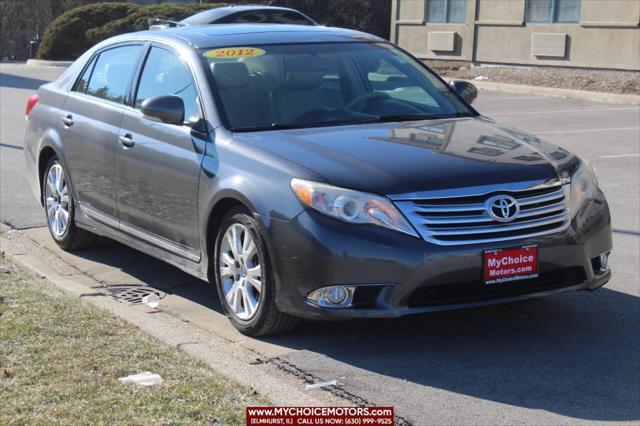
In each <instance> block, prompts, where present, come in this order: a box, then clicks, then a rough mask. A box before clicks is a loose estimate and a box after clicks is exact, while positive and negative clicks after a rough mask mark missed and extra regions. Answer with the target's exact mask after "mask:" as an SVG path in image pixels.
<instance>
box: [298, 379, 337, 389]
mask: <svg viewBox="0 0 640 426" xmlns="http://www.w3.org/2000/svg"><path fill="white" fill-rule="evenodd" d="M337 385H338V381H337V380H331V381H329V382H322V383H314V384H312V385H307V386H306V388H305V389H306V390H311V389H320V388H325V387H327V386H337Z"/></svg>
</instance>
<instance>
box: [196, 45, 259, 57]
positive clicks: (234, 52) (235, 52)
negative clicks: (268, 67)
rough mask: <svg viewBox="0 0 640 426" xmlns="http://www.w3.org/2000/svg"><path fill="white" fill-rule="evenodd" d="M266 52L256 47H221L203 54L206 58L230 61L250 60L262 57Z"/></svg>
mask: <svg viewBox="0 0 640 426" xmlns="http://www.w3.org/2000/svg"><path fill="white" fill-rule="evenodd" d="M265 53H266V52H265V51H264V50H262V49H258V48H257V47H223V48H221V49H213V50H207V51H206V52H204V53H203V55H204V56H206V57H207V58H214V59H231V58H252V57H254V56H261V55H264V54H265Z"/></svg>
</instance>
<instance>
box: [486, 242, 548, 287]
mask: <svg viewBox="0 0 640 426" xmlns="http://www.w3.org/2000/svg"><path fill="white" fill-rule="evenodd" d="M483 263H484V265H483V270H484V273H483V275H484V283H485V284H489V285H494V284H502V283H507V282H511V281H521V280H528V279H531V278H537V277H538V247H537V246H535V245H531V246H523V247H518V248H512V249H499V250H487V251H485V252H484V253H483Z"/></svg>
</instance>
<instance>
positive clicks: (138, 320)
mask: <svg viewBox="0 0 640 426" xmlns="http://www.w3.org/2000/svg"><path fill="white" fill-rule="evenodd" d="M0 237H1V238H0V242H1V243H2V253H3V254H4V255H5V256H6V257H7V258H8V259H9V260H10V261H11V262H13V263H14V264H15V265H17V266H18V267H20V268H21V269H22V270H24V271H26V272H27V273H29V274H31V275H33V276H35V277H36V278H38V279H41V280H44V284H45V285H47V286H49V287H51V288H52V289H53V290H55V291H59V292H61V293H63V294H65V295H66V296H69V297H72V298H77V299H82V300H83V301H85V302H88V303H90V304H92V305H93V306H96V307H98V308H99V309H103V310H106V311H108V312H109V313H111V314H112V315H115V316H117V317H119V318H121V319H123V320H124V321H126V322H128V323H130V324H132V325H134V326H135V327H137V328H138V329H140V330H141V331H143V332H145V333H146V334H147V335H149V336H151V337H152V338H154V339H156V340H158V341H160V342H162V343H164V344H167V345H169V346H172V347H174V348H177V349H179V350H181V351H183V352H185V353H187V354H188V355H190V356H192V357H194V358H195V359H197V360H199V361H201V362H204V363H205V364H206V365H207V366H208V367H209V368H211V369H212V370H213V371H215V372H216V373H218V374H220V375H222V376H225V377H228V378H230V379H231V380H234V381H236V382H238V383H240V384H242V385H244V386H247V387H248V388H250V389H252V390H254V391H255V392H257V393H258V394H260V395H262V396H263V397H265V398H266V399H268V400H269V401H271V402H272V403H273V404H274V405H278V406H329V405H334V406H335V405H345V402H347V404H348V401H345V400H344V399H342V398H339V397H336V396H334V395H333V394H330V393H328V392H310V391H305V390H303V388H302V383H300V380H299V379H293V378H291V377H289V376H282V375H281V373H280V372H279V370H278V369H277V365H270V364H269V363H266V362H264V361H263V360H266V359H268V357H266V356H264V355H262V354H260V353H258V352H255V351H252V350H249V349H247V348H244V347H242V346H241V345H239V344H237V343H236V342H232V341H229V340H227V339H225V338H223V337H221V336H217V335H214V334H211V333H209V332H206V331H205V330H202V329H200V328H199V327H197V326H195V325H193V324H190V323H188V322H185V321H183V320H181V319H180V318H177V317H175V316H172V315H170V314H168V313H165V312H163V311H162V310H161V309H160V310H158V311H156V312H153V315H149V313H150V312H149V310H148V309H147V308H145V307H144V306H140V307H136V308H135V309H134V308H132V307H131V306H128V305H123V304H122V303H120V302H117V301H115V300H113V299H111V298H110V297H107V296H106V295H105V294H103V293H102V292H100V291H99V287H100V286H101V284H100V283H99V282H97V281H95V280H93V279H92V278H91V277H88V276H87V275H83V274H81V273H80V271H78V273H77V274H76V273H70V274H63V273H60V272H58V271H56V270H55V269H54V268H52V267H50V266H48V265H47V264H45V262H43V261H42V259H41V257H40V255H43V254H44V253H39V251H43V250H44V251H47V249H46V248H44V247H42V246H40V245H39V243H38V242H37V241H35V240H33V239H31V238H30V237H29V236H27V235H25V234H23V233H22V232H21V231H19V230H15V229H11V228H10V227H8V226H6V225H4V224H0ZM25 244H26V247H27V248H28V250H25ZM256 360H259V361H260V362H256ZM349 405H350V404H349Z"/></svg>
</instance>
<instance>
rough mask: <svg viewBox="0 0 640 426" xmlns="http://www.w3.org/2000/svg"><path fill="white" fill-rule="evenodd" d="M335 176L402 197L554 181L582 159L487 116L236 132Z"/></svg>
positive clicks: (333, 179) (339, 181) (342, 183)
mask: <svg viewBox="0 0 640 426" xmlns="http://www.w3.org/2000/svg"><path fill="white" fill-rule="evenodd" d="M235 136H236V138H238V139H241V140H244V141H246V142H248V143H250V144H253V145H255V146H258V147H260V148H261V149H265V150H267V151H270V152H272V153H274V154H277V155H279V156H281V157H284V158H287V159H288V160H291V161H293V162H296V163H298V164H300V165H302V166H304V167H306V168H308V169H310V170H312V171H314V172H316V173H318V174H319V175H321V176H323V177H324V178H325V179H326V180H327V181H328V182H329V183H330V184H332V185H335V186H339V187H343V188H349V189H355V190H360V191H366V192H372V193H378V194H385V195H387V196H389V197H390V198H394V197H395V198H400V197H401V196H402V195H403V194H410V193H420V192H424V191H434V190H443V189H449V188H459V187H469V186H482V185H500V184H507V183H514V182H528V181H556V180H557V179H558V178H560V177H564V176H568V175H569V173H570V169H571V168H572V167H575V164H576V163H577V162H578V161H579V160H578V159H577V158H576V157H575V156H573V155H572V154H571V153H569V152H568V151H566V150H564V149H562V148H559V147H556V146H554V145H551V144H549V143H546V142H543V141H541V140H540V139H539V138H537V137H536V136H534V135H532V134H530V133H527V132H524V131H522V130H518V129H515V128H512V127H509V126H505V125H500V124H497V123H495V122H494V121H493V120H490V119H488V118H485V117H473V118H458V119H447V120H429V121H413V122H402V123H381V124H364V125H350V126H334V127H325V128H312V129H295V130H278V131H265V132H252V133H237V134H236V135H235Z"/></svg>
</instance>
